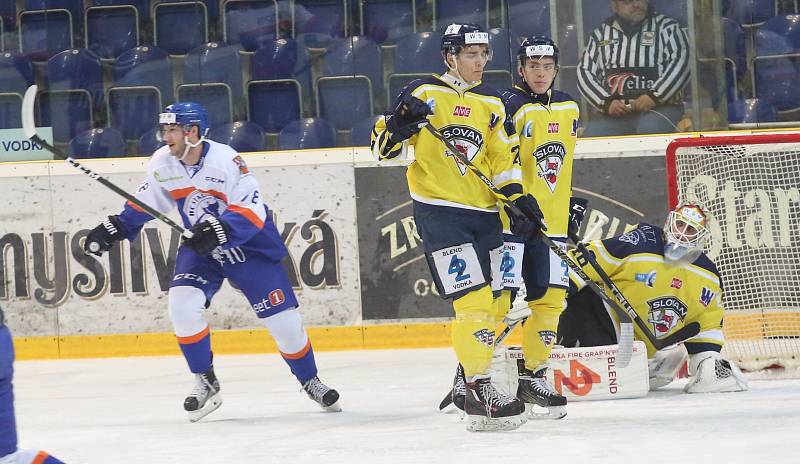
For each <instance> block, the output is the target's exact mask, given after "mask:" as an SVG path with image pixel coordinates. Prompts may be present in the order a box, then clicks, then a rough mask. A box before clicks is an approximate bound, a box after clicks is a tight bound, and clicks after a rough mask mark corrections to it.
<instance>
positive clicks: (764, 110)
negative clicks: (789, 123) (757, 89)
mask: <svg viewBox="0 0 800 464" xmlns="http://www.w3.org/2000/svg"><path fill="white" fill-rule="evenodd" d="M777 120H778V116H777V114H776V113H775V107H773V106H772V105H771V104H770V103H769V102H768V101H766V100H761V99H759V98H748V99H745V100H737V101H735V102H733V103H732V104H730V105H728V122H730V123H734V124H740V123H746V124H755V123H762V122H774V121H777Z"/></svg>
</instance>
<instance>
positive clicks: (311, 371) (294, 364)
mask: <svg viewBox="0 0 800 464" xmlns="http://www.w3.org/2000/svg"><path fill="white" fill-rule="evenodd" d="M281 356H282V357H283V360H284V361H286V364H288V365H289V369H291V371H292V374H294V376H295V377H296V378H297V381H298V382H300V385H305V384H306V383H307V382H308V381H309V380H311V379H313V378H314V377H316V376H317V363H316V361H315V360H314V349H313V348H312V347H311V340H308V341H306V346H305V347H304V348H303V349H302V350H300V351H298V352H297V353H292V354H288V353H284V352H282V351H281Z"/></svg>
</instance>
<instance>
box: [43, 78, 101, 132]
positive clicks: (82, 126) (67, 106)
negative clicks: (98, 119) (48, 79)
mask: <svg viewBox="0 0 800 464" xmlns="http://www.w3.org/2000/svg"><path fill="white" fill-rule="evenodd" d="M36 105H37V108H38V116H39V117H38V125H39V127H47V126H51V127H52V128H53V139H54V140H55V141H56V142H62V143H66V142H69V141H70V140H72V138H73V137H75V136H76V135H77V134H80V133H81V132H84V131H87V130H89V129H91V128H92V122H93V120H94V109H93V107H92V96H91V95H90V94H89V92H88V91H87V90H83V89H73V90H52V91H51V90H45V91H42V92H39V95H38V96H37V97H36Z"/></svg>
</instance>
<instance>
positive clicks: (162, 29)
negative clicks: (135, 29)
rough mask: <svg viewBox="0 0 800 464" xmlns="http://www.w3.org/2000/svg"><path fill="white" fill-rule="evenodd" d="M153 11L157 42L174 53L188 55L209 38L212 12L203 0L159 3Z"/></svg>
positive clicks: (170, 52) (157, 44)
mask: <svg viewBox="0 0 800 464" xmlns="http://www.w3.org/2000/svg"><path fill="white" fill-rule="evenodd" d="M153 15H154V17H153V31H154V36H155V45H156V46H157V47H160V48H162V49H164V51H166V52H167V53H169V54H170V55H185V54H186V53H188V52H189V50H191V49H193V48H195V47H197V46H199V45H201V44H204V43H206V42H208V12H207V11H206V4H205V3H203V2H198V1H193V2H171V3H158V4H156V5H155V8H154V10H153ZM178 24H179V25H180V27H176V25H178Z"/></svg>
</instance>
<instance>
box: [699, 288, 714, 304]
mask: <svg viewBox="0 0 800 464" xmlns="http://www.w3.org/2000/svg"><path fill="white" fill-rule="evenodd" d="M715 295H716V293H714V292H712V291H711V290H709V289H707V288H705V287H703V290H701V291H700V303H701V304H702V305H703V306H708V305H709V304H711V300H713V299H714V296H715Z"/></svg>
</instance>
